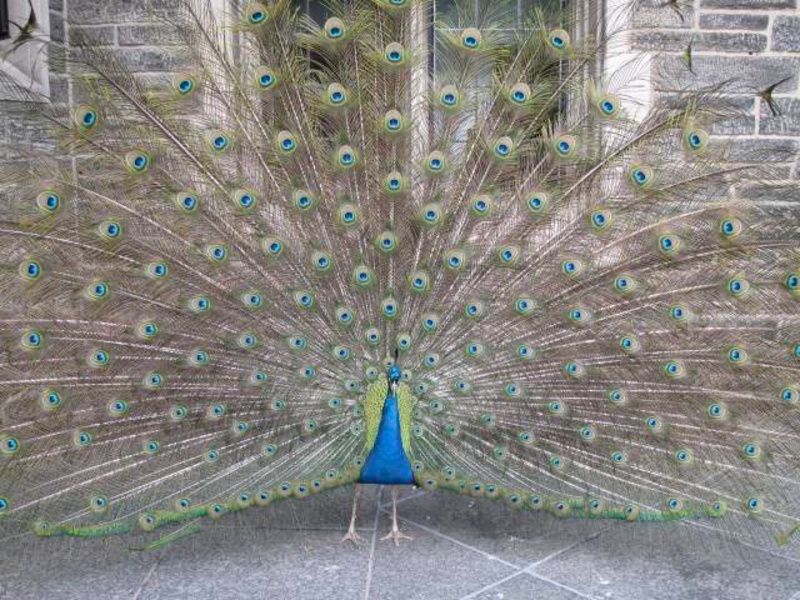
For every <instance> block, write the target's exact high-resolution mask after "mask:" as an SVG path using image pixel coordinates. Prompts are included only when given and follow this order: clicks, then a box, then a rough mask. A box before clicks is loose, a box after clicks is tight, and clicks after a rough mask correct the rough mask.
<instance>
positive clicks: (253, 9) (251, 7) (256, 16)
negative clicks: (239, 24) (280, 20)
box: [244, 2, 269, 25]
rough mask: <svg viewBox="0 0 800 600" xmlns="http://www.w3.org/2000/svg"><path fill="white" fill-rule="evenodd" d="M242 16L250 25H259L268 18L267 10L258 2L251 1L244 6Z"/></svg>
mask: <svg viewBox="0 0 800 600" xmlns="http://www.w3.org/2000/svg"><path fill="white" fill-rule="evenodd" d="M244 18H245V20H246V21H247V23H248V24H250V25H261V24H262V23H264V22H266V21H267V19H268V18H269V12H267V9H266V7H265V6H264V5H263V4H261V3H260V2H251V3H250V4H248V5H247V6H245V7H244Z"/></svg>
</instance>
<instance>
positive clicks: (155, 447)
mask: <svg viewBox="0 0 800 600" xmlns="http://www.w3.org/2000/svg"><path fill="white" fill-rule="evenodd" d="M142 450H144V452H145V454H158V452H159V450H161V444H160V443H158V441H157V440H146V441H145V442H144V443H143V444H142Z"/></svg>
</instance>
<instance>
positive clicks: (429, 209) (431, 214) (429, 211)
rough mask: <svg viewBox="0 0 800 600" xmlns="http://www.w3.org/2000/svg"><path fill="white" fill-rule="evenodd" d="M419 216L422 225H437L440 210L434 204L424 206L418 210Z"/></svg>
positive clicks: (439, 218) (440, 215)
mask: <svg viewBox="0 0 800 600" xmlns="http://www.w3.org/2000/svg"><path fill="white" fill-rule="evenodd" d="M419 216H420V221H421V222H422V224H423V225H438V224H439V222H440V221H441V218H442V209H441V207H440V206H439V205H438V204H436V203H430V204H426V205H424V206H423V207H422V208H421V209H420V215H419Z"/></svg>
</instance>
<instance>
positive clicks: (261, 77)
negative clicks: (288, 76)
mask: <svg viewBox="0 0 800 600" xmlns="http://www.w3.org/2000/svg"><path fill="white" fill-rule="evenodd" d="M254 77H255V82H256V85H257V86H258V87H259V88H260V89H262V90H271V89H273V88H274V87H275V86H277V85H278V81H279V78H278V74H277V73H276V72H275V70H274V69H272V68H271V67H267V66H260V67H258V68H257V69H256V71H255V76H254Z"/></svg>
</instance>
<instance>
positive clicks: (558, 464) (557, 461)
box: [547, 455, 564, 471]
mask: <svg viewBox="0 0 800 600" xmlns="http://www.w3.org/2000/svg"><path fill="white" fill-rule="evenodd" d="M547 464H548V466H549V467H550V470H552V471H561V470H562V469H563V468H564V459H562V458H561V457H560V456H558V455H553V456H551V457H550V459H549V460H548V461H547Z"/></svg>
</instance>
